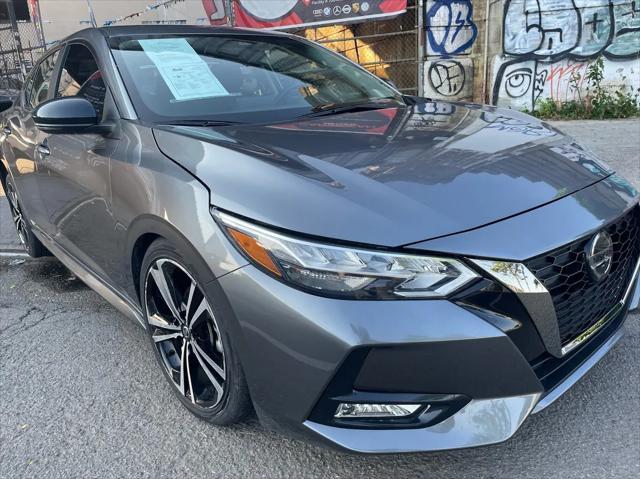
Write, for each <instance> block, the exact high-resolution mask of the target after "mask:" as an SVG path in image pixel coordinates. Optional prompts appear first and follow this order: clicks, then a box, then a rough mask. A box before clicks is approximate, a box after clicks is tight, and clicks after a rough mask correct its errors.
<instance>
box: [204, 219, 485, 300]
mask: <svg viewBox="0 0 640 479" xmlns="http://www.w3.org/2000/svg"><path fill="white" fill-rule="evenodd" d="M215 215H216V217H217V218H218V219H219V220H220V221H221V222H222V225H223V227H224V228H225V229H226V231H227V233H228V234H229V237H230V238H231V239H232V241H233V242H234V243H235V245H236V246H237V248H238V249H239V250H240V251H241V252H242V253H243V254H244V255H245V256H246V257H247V258H248V259H249V260H250V261H251V262H252V263H253V264H255V265H256V266H258V267H260V268H261V269H262V270H264V271H266V272H268V273H269V274H271V275H273V276H275V277H277V278H278V279H280V280H282V281H284V282H287V283H290V284H292V285H294V286H296V287H298V288H301V289H305V290H307V291H311V292H314V293H316V294H321V295H326V296H339V297H348V298H362V299H393V298H396V299H397V298H437V297H442V296H446V295H447V294H449V293H452V292H453V291H455V290H457V289H459V288H460V287H462V286H463V285H465V284H467V283H469V281H471V280H473V279H474V278H477V277H478V275H477V274H476V273H475V272H473V271H472V270H471V269H469V268H467V267H466V266H465V265H464V264H462V263H461V262H460V261H457V260H455V259H451V258H439V257H433V256H414V255H405V254H394V253H385V252H381V251H374V250H371V251H367V250H362V249H355V248H344V247H340V246H333V245H326V244H321V243H315V242H311V241H305V240H300V239H296V238H292V237H290V236H285V235H283V234H280V233H276V232H274V231H270V230H268V229H266V228H262V227H259V226H256V225H253V224H251V223H248V222H246V221H242V220H239V219H237V218H235V217H233V216H230V215H227V214H225V213H221V212H216V213H215Z"/></svg>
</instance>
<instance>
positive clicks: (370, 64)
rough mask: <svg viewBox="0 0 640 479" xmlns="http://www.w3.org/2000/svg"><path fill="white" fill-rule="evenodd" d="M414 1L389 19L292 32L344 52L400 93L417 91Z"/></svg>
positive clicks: (417, 32) (417, 21)
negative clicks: (389, 82) (400, 12)
mask: <svg viewBox="0 0 640 479" xmlns="http://www.w3.org/2000/svg"><path fill="white" fill-rule="evenodd" d="M418 4H419V2H418V0H409V1H408V2H407V12H406V13H404V14H402V15H399V16H398V17H395V18H393V19H390V20H379V21H371V22H364V23H359V24H353V25H333V26H328V27H318V28H307V29H304V30H298V31H294V32H293V33H295V34H297V35H300V36H303V37H306V38H308V39H309V40H313V41H316V42H318V43H321V44H323V45H324V46H326V47H328V48H330V49H332V50H334V51H336V52H338V53H341V54H342V55H345V56H346V57H348V58H349V59H351V60H353V61H354V62H356V63H359V64H360V65H362V66H363V67H365V68H366V69H367V70H369V71H370V72H372V73H373V74H375V75H377V76H379V77H380V78H384V79H387V80H390V81H392V82H393V83H394V84H395V85H396V87H397V88H398V89H399V90H400V91H402V92H403V93H406V94H409V95H417V94H419V90H420V88H419V85H420V78H419V70H420V60H419V59H420V55H419V35H420V30H421V28H420V12H419V7H418Z"/></svg>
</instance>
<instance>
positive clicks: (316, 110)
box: [302, 96, 406, 117]
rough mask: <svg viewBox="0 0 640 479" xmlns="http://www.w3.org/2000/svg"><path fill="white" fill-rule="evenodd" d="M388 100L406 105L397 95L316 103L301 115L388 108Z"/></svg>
mask: <svg viewBox="0 0 640 479" xmlns="http://www.w3.org/2000/svg"><path fill="white" fill-rule="evenodd" d="M389 100H395V101H396V102H397V103H398V104H400V105H406V103H404V102H402V101H400V100H398V98H397V97H395V96H393V97H385V98H374V99H371V100H368V101H362V102H353V103H325V104H322V105H316V106H314V107H313V108H312V109H311V113H307V114H306V115H302V116H310V117H314V116H324V115H333V114H336V113H349V112H357V111H366V110H379V109H382V108H388V107H390V106H393V102H391V101H389Z"/></svg>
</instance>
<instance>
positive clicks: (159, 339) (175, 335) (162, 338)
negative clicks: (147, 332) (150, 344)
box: [152, 331, 182, 343]
mask: <svg viewBox="0 0 640 479" xmlns="http://www.w3.org/2000/svg"><path fill="white" fill-rule="evenodd" d="M181 337H182V332H181V331H178V332H175V333H169V334H154V335H152V338H153V340H154V341H155V342H156V343H159V342H162V341H166V340H168V339H175V338H181Z"/></svg>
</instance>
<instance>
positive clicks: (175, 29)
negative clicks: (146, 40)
mask: <svg viewBox="0 0 640 479" xmlns="http://www.w3.org/2000/svg"><path fill="white" fill-rule="evenodd" d="M239 33H241V34H243V35H244V34H253V35H261V36H263V35H274V36H282V35H286V34H283V33H281V32H273V31H268V30H267V31H265V30H252V29H248V28H235V27H212V26H208V25H118V26H109V27H99V28H85V29H83V30H80V31H78V32H75V33H73V34H72V35H69V36H68V37H67V38H65V39H64V40H62V42H66V41H69V40H74V39H87V40H89V39H91V38H95V37H96V36H97V35H100V36H102V37H107V38H113V37H119V36H130V35H188V34H191V35H202V34H239Z"/></svg>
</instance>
